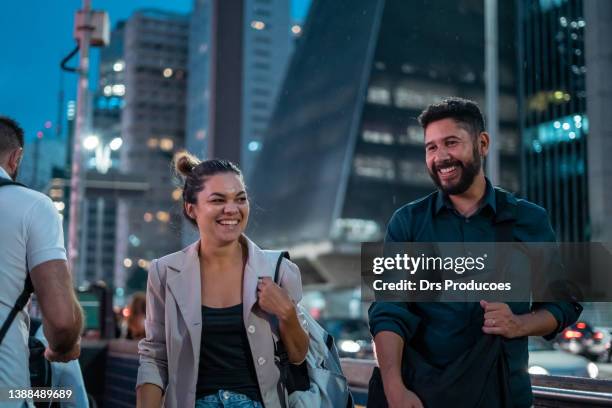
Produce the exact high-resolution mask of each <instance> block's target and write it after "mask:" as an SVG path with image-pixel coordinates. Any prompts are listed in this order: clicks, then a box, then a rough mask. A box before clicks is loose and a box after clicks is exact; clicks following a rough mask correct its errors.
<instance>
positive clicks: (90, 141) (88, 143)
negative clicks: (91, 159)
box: [83, 135, 100, 150]
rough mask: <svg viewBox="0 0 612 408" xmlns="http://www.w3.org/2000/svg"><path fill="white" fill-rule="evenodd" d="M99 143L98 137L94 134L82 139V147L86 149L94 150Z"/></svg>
mask: <svg viewBox="0 0 612 408" xmlns="http://www.w3.org/2000/svg"><path fill="white" fill-rule="evenodd" d="M99 144H100V138H99V137H98V136H96V135H89V136H87V137H86V138H85V139H84V140H83V147H84V148H85V149H87V150H94V149H95V148H96V147H98V145H99Z"/></svg>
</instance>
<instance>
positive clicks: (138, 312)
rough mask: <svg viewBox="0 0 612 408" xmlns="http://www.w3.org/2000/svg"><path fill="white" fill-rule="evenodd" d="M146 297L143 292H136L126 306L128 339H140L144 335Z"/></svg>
mask: <svg viewBox="0 0 612 408" xmlns="http://www.w3.org/2000/svg"><path fill="white" fill-rule="evenodd" d="M146 304H147V298H146V295H145V293H144V292H136V293H134V294H133V295H132V300H131V301H130V305H129V306H128V309H127V310H128V315H127V334H126V338H127V339H129V340H140V339H142V338H144V337H145V315H146Z"/></svg>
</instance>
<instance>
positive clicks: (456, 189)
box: [427, 146, 482, 195]
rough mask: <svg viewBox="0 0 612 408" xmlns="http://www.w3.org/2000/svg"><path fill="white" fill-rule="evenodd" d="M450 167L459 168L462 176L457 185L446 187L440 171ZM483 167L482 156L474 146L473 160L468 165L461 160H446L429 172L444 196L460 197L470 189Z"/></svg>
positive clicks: (435, 165)
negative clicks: (459, 195)
mask: <svg viewBox="0 0 612 408" xmlns="http://www.w3.org/2000/svg"><path fill="white" fill-rule="evenodd" d="M449 166H457V167H459V168H460V171H461V176H460V178H459V181H457V182H456V183H455V184H450V185H446V186H444V185H443V184H442V181H441V180H440V175H439V174H438V169H439V168H440V167H449ZM481 167H482V158H481V157H480V154H479V153H478V148H477V147H476V146H474V149H473V151H472V160H470V161H469V162H468V163H463V162H461V161H460V160H454V159H450V160H446V161H444V162H442V163H439V164H435V163H434V164H433V165H432V168H431V169H429V168H427V170H428V172H429V176H430V177H431V179H432V180H433V182H434V184H435V185H436V186H437V187H438V188H439V189H440V190H442V192H443V193H444V194H447V195H458V194H463V193H465V192H466V191H467V189H468V188H470V186H471V185H472V183H473V182H474V179H475V178H476V176H477V175H478V172H479V171H480V168H481Z"/></svg>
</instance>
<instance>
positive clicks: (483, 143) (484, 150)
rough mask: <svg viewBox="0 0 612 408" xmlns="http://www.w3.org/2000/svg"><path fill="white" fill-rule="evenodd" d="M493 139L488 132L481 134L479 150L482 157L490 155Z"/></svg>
mask: <svg viewBox="0 0 612 408" xmlns="http://www.w3.org/2000/svg"><path fill="white" fill-rule="evenodd" d="M490 143H491V138H490V136H489V134H488V133H487V132H480V134H479V135H478V150H479V151H480V154H481V155H482V156H486V155H487V154H488V153H489V146H490Z"/></svg>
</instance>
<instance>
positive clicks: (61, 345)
mask: <svg viewBox="0 0 612 408" xmlns="http://www.w3.org/2000/svg"><path fill="white" fill-rule="evenodd" d="M30 276H31V278H32V284H33V286H34V293H35V294H36V298H37V299H38V303H39V305H40V309H41V311H42V315H43V330H44V332H45V337H46V338H47V340H48V341H49V348H50V349H51V350H53V351H54V352H57V353H66V352H68V351H70V350H71V349H72V348H73V347H74V346H75V345H76V343H77V341H78V339H79V335H80V334H81V330H82V326H83V312H82V310H81V307H80V305H79V303H78V301H77V299H76V296H75V294H74V289H73V288H72V278H71V276H70V272H68V265H67V263H66V261H64V260H59V259H58V260H52V261H47V262H43V263H41V264H39V265H37V266H36V267H34V268H33V269H32V271H30Z"/></svg>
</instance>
